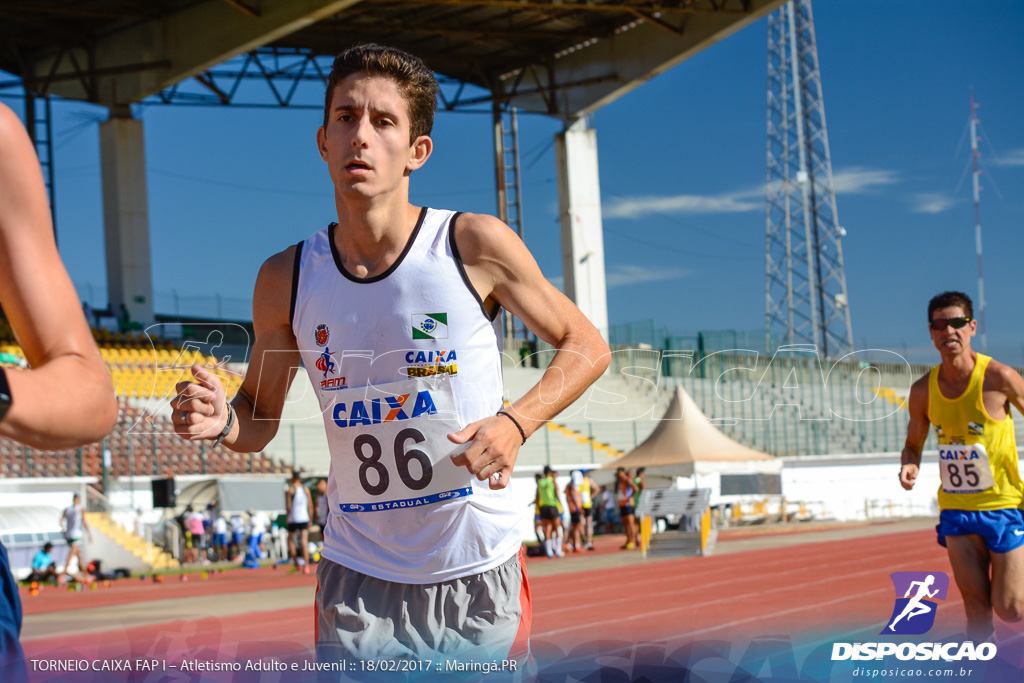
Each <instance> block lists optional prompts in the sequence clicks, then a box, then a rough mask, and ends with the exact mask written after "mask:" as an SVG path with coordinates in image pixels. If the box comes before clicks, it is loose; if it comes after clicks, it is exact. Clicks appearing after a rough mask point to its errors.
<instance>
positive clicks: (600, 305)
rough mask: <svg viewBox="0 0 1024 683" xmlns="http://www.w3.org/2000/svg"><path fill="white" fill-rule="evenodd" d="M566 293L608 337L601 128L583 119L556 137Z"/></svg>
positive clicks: (605, 336)
mask: <svg viewBox="0 0 1024 683" xmlns="http://www.w3.org/2000/svg"><path fill="white" fill-rule="evenodd" d="M555 164H556V165H557V167H558V208H559V217H560V218H559V220H560V222H561V226H562V274H563V276H564V278H565V295H566V296H568V297H569V298H570V299H572V301H573V302H574V303H575V304H576V305H577V306H578V307H579V309H580V310H581V311H583V314H584V315H585V316H587V318H589V319H590V322H592V323H593V324H594V326H595V327H596V328H597V329H598V330H599V331H600V332H601V335H602V336H603V337H604V338H605V339H608V299H607V292H606V290H605V271H604V230H603V226H602V224H601V188H600V182H599V176H598V172H597V131H595V130H594V129H592V128H590V127H588V126H587V124H586V120H585V119H578V120H577V121H576V122H575V123H573V124H572V125H570V126H568V127H567V128H566V130H565V132H564V133H560V134H559V135H557V136H555Z"/></svg>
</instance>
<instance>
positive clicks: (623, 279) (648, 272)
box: [547, 264, 693, 292]
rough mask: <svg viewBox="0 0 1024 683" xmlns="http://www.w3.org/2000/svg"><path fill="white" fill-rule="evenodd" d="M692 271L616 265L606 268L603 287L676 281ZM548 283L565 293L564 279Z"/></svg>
mask: <svg viewBox="0 0 1024 683" xmlns="http://www.w3.org/2000/svg"><path fill="white" fill-rule="evenodd" d="M691 275H693V271H692V270H690V269H688V268H651V267H650V266H635V265H628V264H627V265H616V266H612V267H611V268H607V269H606V271H605V285H606V286H607V287H608V289H611V288H612V287H625V286H626V285H635V284H639V283H641V282H659V281H662V280H678V279H680V278H684V277H690V276H691ZM547 280H548V282H550V283H551V284H552V285H554V286H555V288H556V289H558V290H559V291H561V292H564V291H565V278H564V277H562V276H561V275H559V276H557V277H549V278H548V279H547Z"/></svg>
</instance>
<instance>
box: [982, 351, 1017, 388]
mask: <svg viewBox="0 0 1024 683" xmlns="http://www.w3.org/2000/svg"><path fill="white" fill-rule="evenodd" d="M985 384H986V385H988V386H989V387H991V388H992V389H994V390H996V391H1001V392H1003V393H1005V394H1008V395H1011V396H1020V395H1021V392H1022V391H1024V378H1022V377H1021V376H1020V373H1018V372H1017V371H1016V370H1014V369H1013V368H1012V367H1010V366H1009V365H1006V364H1005V363H1000V362H999V361H997V360H996V359H995V358H993V359H992V360H991V361H989V363H988V367H987V368H985Z"/></svg>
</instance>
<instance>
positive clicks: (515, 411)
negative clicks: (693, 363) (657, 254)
mask: <svg viewBox="0 0 1024 683" xmlns="http://www.w3.org/2000/svg"><path fill="white" fill-rule="evenodd" d="M437 92H438V90H437V83H436V81H435V79H434V76H433V74H432V73H431V72H430V70H429V69H427V68H426V66H424V64H423V63H422V62H421V61H420V60H419V59H417V58H416V57H413V56H412V55H409V54H406V53H403V52H400V51H397V50H393V49H389V48H384V47H380V46H377V45H362V46H357V47H354V48H351V49H349V50H346V51H345V52H343V53H342V54H340V55H339V56H338V58H337V59H336V60H335V62H334V67H333V69H332V72H331V76H330V79H329V82H328V87H327V93H326V98H325V100H326V101H325V111H324V125H323V126H322V127H321V128H320V129H319V130H318V131H317V147H318V149H319V152H320V156H321V158H322V159H323V160H324V162H326V164H327V168H328V172H329V174H330V177H331V180H332V181H333V183H334V190H335V205H336V208H337V213H338V222H337V223H336V224H332V225H330V226H329V227H327V228H325V229H323V230H320V231H319V232H317V233H315V234H314V235H313V236H311V237H310V238H308V239H306V240H305V241H304V242H302V243H301V244H299V245H296V246H295V247H289V248H288V249H286V250H284V251H282V252H280V253H279V254H277V255H275V256H272V257H271V258H270V259H268V260H267V261H266V263H264V265H263V268H262V269H261V271H260V274H259V276H258V278H257V282H256V288H255V292H254V296H253V302H254V305H253V326H254V328H255V332H256V339H255V345H254V348H253V354H252V358H253V360H252V363H251V367H252V368H253V369H254V370H256V371H255V372H250V373H248V375H247V376H246V379H245V382H244V383H243V385H242V388H241V389H240V391H239V393H238V396H236V397H235V398H234V400H233V401H232V404H231V405H230V406H226V405H225V400H224V390H223V388H222V387H221V385H220V383H219V382H218V381H217V380H216V379H215V378H214V377H213V376H212V375H211V374H210V373H208V372H207V371H205V370H203V369H202V368H199V367H198V366H194V367H193V374H194V375H195V377H196V379H197V380H198V384H196V383H191V384H190V383H182V384H180V385H179V395H178V396H177V397H175V399H174V403H173V407H174V408H175V412H174V422H175V425H176V431H177V433H179V434H180V435H181V436H183V437H185V438H192V439H197V438H205V439H223V442H224V443H225V444H226V445H227V446H228V447H230V448H232V449H235V450H238V451H243V452H258V451H259V450H261V449H262V448H263V447H264V446H265V445H266V444H267V443H268V442H269V441H270V439H271V438H272V437H273V436H274V434H275V432H276V431H277V428H278V424H279V420H280V416H281V410H282V404H283V402H284V399H285V395H286V393H287V390H288V387H289V384H290V382H291V379H292V378H293V377H294V374H295V373H294V371H293V368H297V367H298V366H299V365H300V363H301V364H302V365H303V366H305V367H306V368H309V369H310V373H309V377H310V381H311V383H312V385H313V389H314V391H315V392H316V395H317V396H318V398H319V400H320V406H321V408H322V410H323V415H324V423H325V427H326V429H327V436H328V443H329V444H330V450H331V468H330V480H329V483H328V492H327V494H328V497H329V500H330V517H329V520H328V522H327V525H326V528H325V529H324V548H323V553H322V559H321V561H320V563H319V565H318V567H317V580H318V590H317V596H316V614H317V622H316V624H317V641H318V656H319V657H321V658H322V659H335V658H338V657H341V656H348V657H350V658H351V657H357V658H371V657H387V658H392V659H394V658H431V657H435V656H444V657H451V656H455V655H458V656H459V657H463V658H481V659H488V660H492V659H495V658H496V659H523V658H525V656H526V655H527V654H528V650H527V648H528V636H529V624H530V620H531V611H530V610H531V606H530V597H529V586H528V584H527V582H526V575H525V569H524V567H523V564H522V559H521V555H520V553H521V539H520V537H519V535H518V531H517V529H516V526H517V522H518V520H519V517H520V509H519V508H520V506H519V505H517V504H515V499H514V498H513V496H512V495H511V493H510V492H509V491H508V490H507V488H506V487H508V485H509V480H510V477H511V475H512V470H513V467H514V466H515V461H516V456H517V454H518V451H519V448H520V446H521V445H522V444H523V443H524V442H525V440H526V438H527V437H529V436H530V435H531V434H532V433H533V432H534V431H536V430H537V429H538V428H539V427H541V426H542V425H543V424H544V422H545V421H546V420H548V419H550V418H551V417H552V416H554V415H556V414H557V413H558V412H559V411H561V410H562V409H564V408H565V407H566V406H568V405H569V404H570V403H571V402H572V401H574V400H575V399H576V398H578V397H579V396H581V395H582V393H583V392H584V391H585V389H586V388H587V386H588V385H589V384H590V383H592V382H593V381H594V380H595V379H596V378H597V377H598V376H599V375H600V374H601V373H602V372H603V371H604V370H605V368H606V367H607V365H608V360H609V358H608V353H609V352H608V347H607V345H606V344H605V342H604V341H603V340H602V339H601V336H600V334H599V333H598V331H597V330H596V329H595V328H594V327H593V325H591V324H590V322H589V321H587V319H586V318H585V317H584V316H583V315H582V314H581V313H580V311H579V310H578V309H577V308H576V307H575V306H573V305H572V303H571V302H570V301H569V300H568V299H567V298H566V297H565V296H563V295H562V294H561V293H560V292H558V290H556V289H555V288H554V287H553V286H551V285H550V284H549V283H548V282H547V280H546V279H545V278H544V276H543V275H542V274H541V271H540V269H539V267H538V266H537V264H536V262H535V261H534V259H533V257H532V256H531V255H530V253H529V251H528V250H527V249H526V247H525V246H524V245H523V243H522V241H521V240H520V239H519V238H518V237H517V236H516V235H515V233H513V232H512V231H511V230H510V229H509V228H508V226H506V225H504V224H503V223H502V222H501V221H499V220H497V219H495V218H493V217H491V216H484V215H472V214H457V213H455V212H451V211H440V210H436V209H429V208H421V207H417V206H413V205H412V204H410V203H409V177H410V174H411V173H412V172H413V171H415V170H417V169H419V168H420V167H422V166H423V165H424V164H425V163H426V161H427V159H428V158H429V157H430V154H431V151H432V149H433V141H432V140H431V138H430V130H431V126H432V122H433V114H434V110H435V108H436V105H437V99H436V98H437ZM501 308H505V309H507V310H509V311H511V312H512V313H513V314H515V315H516V316H517V317H518V318H519V319H520V320H523V321H524V322H525V323H526V325H527V327H529V328H530V329H531V330H532V331H533V332H534V333H535V334H536V335H537V336H538V337H540V338H541V339H544V340H545V341H547V342H548V343H550V344H552V345H553V346H554V347H555V348H556V349H557V353H556V354H555V356H554V358H553V359H552V361H551V365H550V367H549V369H548V371H547V372H546V373H545V374H544V375H543V377H542V379H541V381H540V382H539V383H538V385H537V386H535V387H533V388H532V389H531V390H530V391H529V392H527V394H526V395H525V396H523V397H521V398H519V399H518V400H517V401H515V402H514V403H513V404H512V405H510V406H509V407H508V408H505V409H503V408H502V394H503V387H502V380H501V340H502V335H501V331H500V327H501V322H500V321H501V318H500V309H501ZM328 349H330V351H328ZM325 354H326V355H328V356H330V358H329V359H330V360H331V361H332V362H331V363H328V362H327V360H328V359H327V358H324V355H325ZM313 368H316V371H313V370H312V369H313ZM257 389H258V390H259V395H258V396H257Z"/></svg>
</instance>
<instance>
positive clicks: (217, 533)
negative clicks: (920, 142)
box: [213, 515, 228, 562]
mask: <svg viewBox="0 0 1024 683" xmlns="http://www.w3.org/2000/svg"><path fill="white" fill-rule="evenodd" d="M213 550H214V552H215V553H216V554H217V559H218V560H220V561H221V562H223V561H224V560H226V559H228V520H226V519H224V515H217V516H216V517H214V518H213Z"/></svg>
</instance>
